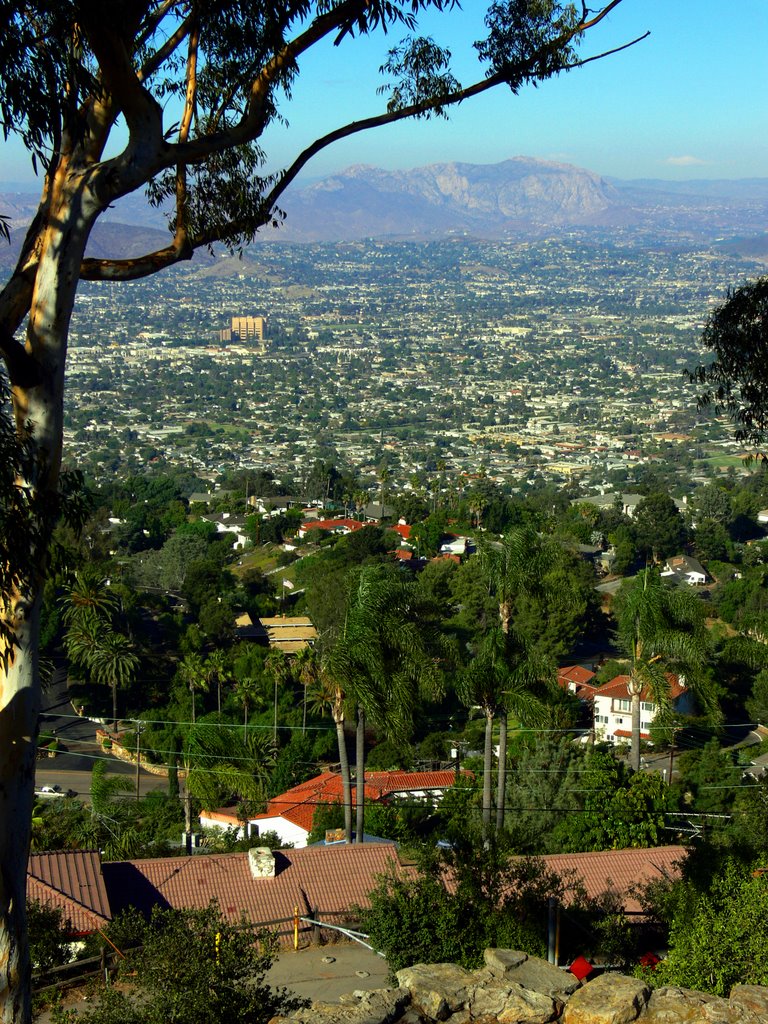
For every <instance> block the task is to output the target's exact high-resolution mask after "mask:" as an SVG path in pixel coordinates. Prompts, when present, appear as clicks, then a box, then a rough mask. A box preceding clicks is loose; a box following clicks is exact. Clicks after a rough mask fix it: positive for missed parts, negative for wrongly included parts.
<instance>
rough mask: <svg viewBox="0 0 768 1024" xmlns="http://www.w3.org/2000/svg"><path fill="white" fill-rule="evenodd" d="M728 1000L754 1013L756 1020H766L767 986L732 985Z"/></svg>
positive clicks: (767, 1018) (767, 1012)
mask: <svg viewBox="0 0 768 1024" xmlns="http://www.w3.org/2000/svg"><path fill="white" fill-rule="evenodd" d="M730 1002H731V1003H732V1004H733V1005H734V1006H740V1007H741V1008H742V1009H744V1010H748V1011H749V1012H750V1013H753V1014H755V1016H756V1017H757V1019H758V1020H761V1021H765V1020H768V988H763V987H762V986H760V985H734V986H733V988H732V989H731V999H730Z"/></svg>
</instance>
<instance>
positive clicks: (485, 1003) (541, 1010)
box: [469, 981, 563, 1024]
mask: <svg viewBox="0 0 768 1024" xmlns="http://www.w3.org/2000/svg"><path fill="white" fill-rule="evenodd" d="M562 1006H563V1004H562V1003H560V1002H558V1001H557V1000H555V999H552V998H551V996H547V995H544V994H542V993H541V992H534V991H533V990H531V989H527V988H523V986H522V985H515V984H514V983H510V982H503V981H492V982H484V983H483V982H481V983H480V984H478V985H477V986H476V987H475V988H474V990H473V991H472V994H471V996H470V1000H469V1015H470V1019H471V1020H473V1021H478V1020H480V1021H483V1020H488V1021H498V1022H499V1024H549V1021H554V1020H557V1018H558V1017H559V1016H560V1011H561V1010H562Z"/></svg>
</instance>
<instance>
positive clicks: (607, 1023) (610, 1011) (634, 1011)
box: [562, 974, 651, 1024]
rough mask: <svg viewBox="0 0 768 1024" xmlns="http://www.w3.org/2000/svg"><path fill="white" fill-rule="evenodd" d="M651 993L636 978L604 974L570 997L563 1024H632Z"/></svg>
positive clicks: (643, 983)
mask: <svg viewBox="0 0 768 1024" xmlns="http://www.w3.org/2000/svg"><path fill="white" fill-rule="evenodd" d="M650 994H651V990H650V989H649V988H648V986H647V985H646V984H645V982H642V981H640V980H638V979H637V978H626V977H624V976H623V975H620V974H603V975H601V976H600V977H598V978H595V979H594V981H589V982H587V984H586V985H584V987H583V988H580V989H578V990H577V991H576V992H574V994H573V995H572V996H571V997H570V999H569V1001H568V1004H567V1006H566V1007H565V1012H564V1014H563V1018H562V1020H563V1024H630V1022H631V1021H633V1020H637V1018H638V1017H639V1016H640V1014H641V1013H642V1011H643V1010H644V1009H645V1006H646V1003H647V1002H648V998H649V996H650Z"/></svg>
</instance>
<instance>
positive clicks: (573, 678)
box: [557, 665, 595, 683]
mask: <svg viewBox="0 0 768 1024" xmlns="http://www.w3.org/2000/svg"><path fill="white" fill-rule="evenodd" d="M557 678H558V680H560V679H567V680H568V682H571V683H591V682H592V680H593V679H594V678H595V673H594V672H590V670H589V669H588V668H584V666H583V665H564V666H563V667H562V668H559V669H558V670H557Z"/></svg>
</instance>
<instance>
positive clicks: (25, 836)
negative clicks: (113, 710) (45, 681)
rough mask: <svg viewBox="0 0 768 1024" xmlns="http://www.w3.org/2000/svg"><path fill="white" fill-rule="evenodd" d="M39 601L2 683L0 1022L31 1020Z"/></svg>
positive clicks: (20, 630)
mask: <svg viewBox="0 0 768 1024" xmlns="http://www.w3.org/2000/svg"><path fill="white" fill-rule="evenodd" d="M39 621H40V598H39V597H38V598H37V600H36V601H34V602H33V604H32V606H31V608H30V609H29V611H28V613H27V617H26V618H25V619H24V620H23V621H22V622H20V623H18V624H17V626H16V630H15V632H16V638H17V641H18V646H17V647H16V648H15V649H14V651H13V663H12V665H11V666H10V667H9V669H8V671H7V672H6V675H5V679H4V680H3V681H2V684H0V821H2V822H3V823H6V824H5V826H4V827H3V828H0V1021H2V1022H3V1024H12V1022H22V1024H26V1022H28V1021H29V1020H30V1019H31V1001H30V989H31V968H30V962H29V945H28V941H27V921H26V890H27V858H28V856H29V842H30V834H31V830H32V807H33V803H34V785H35V752H36V742H37V728H38V726H37V723H38V715H39V711H40V686H39V679H38V663H37V638H38V630H39Z"/></svg>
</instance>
